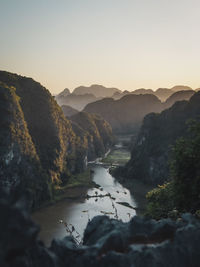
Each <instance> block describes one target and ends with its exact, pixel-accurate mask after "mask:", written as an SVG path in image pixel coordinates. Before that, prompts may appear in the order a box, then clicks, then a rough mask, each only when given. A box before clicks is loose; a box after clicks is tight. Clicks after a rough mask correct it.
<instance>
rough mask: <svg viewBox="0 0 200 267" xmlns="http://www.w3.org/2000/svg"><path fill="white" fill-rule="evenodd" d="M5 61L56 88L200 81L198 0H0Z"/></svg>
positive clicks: (1, 58)
mask: <svg viewBox="0 0 200 267" xmlns="http://www.w3.org/2000/svg"><path fill="white" fill-rule="evenodd" d="M0 25H1V26H0V48H1V49H0V69H3V70H7V71H11V72H15V73H18V74H21V75H24V76H30V77H33V78H34V79H35V80H37V81H39V82H40V83H42V84H43V85H44V86H46V87H47V88H48V89H50V90H51V92H52V93H57V92H59V91H61V90H63V89H64V88H66V87H68V88H69V89H71V90H72V89H74V88H75V87H77V86H79V85H87V86H88V85H91V84H94V83H97V84H103V85H105V86H109V87H111V86H112V87H118V88H119V89H122V90H134V89H137V88H141V87H145V88H153V89H156V88H158V87H172V86H173V85H176V84H185V85H189V86H191V87H193V88H197V87H200V0H0Z"/></svg>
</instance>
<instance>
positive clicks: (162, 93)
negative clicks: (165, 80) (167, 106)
mask: <svg viewBox="0 0 200 267" xmlns="http://www.w3.org/2000/svg"><path fill="white" fill-rule="evenodd" d="M173 93H174V91H173V90H172V89H168V88H158V89H157V90H156V91H155V92H153V94H154V95H156V96H157V97H158V98H159V99H160V100H161V101H162V102H164V101H165V100H166V99H167V98H168V97H169V96H170V95H172V94H173Z"/></svg>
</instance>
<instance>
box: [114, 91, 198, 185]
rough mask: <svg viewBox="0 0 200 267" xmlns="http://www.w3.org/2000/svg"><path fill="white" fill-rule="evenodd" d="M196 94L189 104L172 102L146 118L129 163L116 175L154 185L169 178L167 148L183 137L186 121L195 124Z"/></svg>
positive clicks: (168, 149)
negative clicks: (169, 106) (193, 120)
mask: <svg viewBox="0 0 200 267" xmlns="http://www.w3.org/2000/svg"><path fill="white" fill-rule="evenodd" d="M199 116H200V93H196V94H194V95H193V96H192V97H191V98H190V100H189V101H181V102H176V103H175V104H174V105H173V106H172V107H171V108H169V109H166V110H164V111H163V112H161V113H160V114H155V113H152V114H148V115H147V116H146V117H145V118H144V121H143V125H142V127H141V130H140V133H139V135H138V139H137V141H136V143H135V145H134V147H133V150H132V154H131V159H130V161H129V162H128V163H127V165H126V166H125V167H124V168H121V169H120V170H118V171H116V175H123V176H126V177H127V178H130V179H133V178H135V179H140V180H142V181H144V182H147V183H151V184H154V185H157V184H162V183H163V182H165V181H166V180H167V179H168V177H169V166H168V159H169V153H170V149H171V146H172V145H174V143H175V141H176V139H177V138H179V137H181V136H186V135H187V121H188V120H190V119H196V120H199Z"/></svg>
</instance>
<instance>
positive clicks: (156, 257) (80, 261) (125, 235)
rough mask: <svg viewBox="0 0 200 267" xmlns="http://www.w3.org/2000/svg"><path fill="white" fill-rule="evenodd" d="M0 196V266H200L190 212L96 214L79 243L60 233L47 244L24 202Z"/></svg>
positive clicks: (199, 237)
mask: <svg viewBox="0 0 200 267" xmlns="http://www.w3.org/2000/svg"><path fill="white" fill-rule="evenodd" d="M0 196H1V197H0V212H1V221H0V226H1V232H0V266H5V267H8V266H20V267H28V266H37V267H40V266H42V267H43V266H48V267H56V266H59V267H62V266H63V267H64V266H102V267H103V266H106V265H107V266H123V267H124V266H136V267H137V266H138V267H139V266H140V267H143V266H145V267H146V266H151V267H154V266H176V267H178V266H181V267H184V266H187V267H188V266H199V261H200V253H199V245H200V222H199V220H197V219H196V218H195V217H193V216H192V215H191V214H184V215H183V216H182V219H179V220H178V221H176V222H173V221H171V220H170V219H163V220H160V221H158V222H156V221H154V220H149V219H146V218H141V217H137V216H136V217H134V218H133V219H132V220H131V221H130V222H129V223H122V222H120V221H117V220H114V219H112V220H111V219H109V218H108V217H106V216H98V217H95V218H94V219H93V220H92V221H91V222H90V223H89V224H88V226H87V228H86V230H85V234H84V239H83V245H79V246H78V245H77V244H76V243H75V242H74V240H73V238H72V237H65V238H64V239H63V240H53V241H52V244H51V247H50V248H46V247H45V246H44V244H43V243H42V242H41V241H38V240H37V235H38V232H39V228H38V226H36V225H35V224H34V223H33V222H32V221H31V219H30V216H29V214H28V212H27V211H26V208H25V205H24V203H25V201H23V200H20V199H17V198H16V197H15V198H14V197H12V198H11V197H9V196H8V194H6V193H5V192H1V194H0Z"/></svg>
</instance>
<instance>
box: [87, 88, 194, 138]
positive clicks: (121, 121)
mask: <svg viewBox="0 0 200 267" xmlns="http://www.w3.org/2000/svg"><path fill="white" fill-rule="evenodd" d="M144 90H145V89H141V90H137V92H146V91H144ZM147 91H148V92H149V91H152V90H147ZM134 92H135V91H133V93H131V94H130V93H129V94H126V95H125V96H123V97H122V98H120V99H117V100H114V99H113V98H103V99H101V100H99V101H96V102H93V103H90V104H88V105H87V106H86V107H85V108H84V111H86V112H90V113H96V114H99V115H101V116H102V117H103V118H104V119H105V120H107V121H108V122H109V123H110V125H111V126H112V128H113V131H114V132H120V133H122V132H132V131H137V130H138V129H139V127H140V125H141V122H142V120H143V118H144V116H145V115H147V114H148V113H150V112H161V111H162V110H164V109H166V108H169V107H170V106H172V105H173V104H174V103H175V102H176V101H181V100H188V99H190V97H191V96H192V95H193V94H194V93H195V91H193V90H189V91H180V92H174V91H172V90H170V89H165V88H160V89H158V90H157V91H156V92H158V93H159V95H160V96H161V95H162V96H163V99H164V96H165V97H166V96H167V95H168V94H169V93H171V96H170V97H169V98H168V99H167V101H166V102H164V103H161V101H160V100H159V99H158V97H157V96H155V95H154V94H146V93H145V94H134ZM156 92H154V93H156ZM123 93H124V92H123ZM123 93H122V94H123ZM125 93H126V92H125ZM162 93H163V94H162ZM117 94H118V93H116V94H115V95H117Z"/></svg>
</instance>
